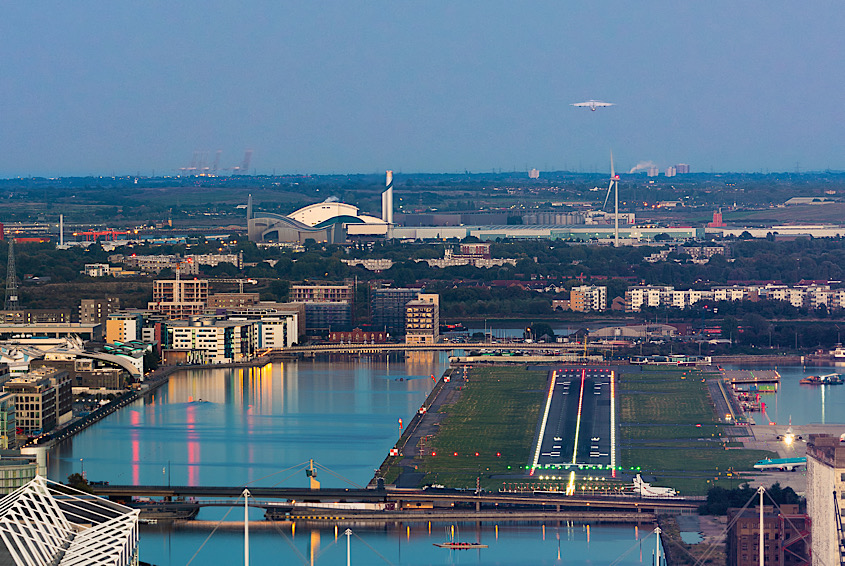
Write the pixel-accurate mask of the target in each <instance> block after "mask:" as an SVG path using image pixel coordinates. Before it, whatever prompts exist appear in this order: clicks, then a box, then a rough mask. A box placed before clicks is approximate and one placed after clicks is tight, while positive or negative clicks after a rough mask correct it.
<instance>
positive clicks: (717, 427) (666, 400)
mask: <svg viewBox="0 0 845 566" xmlns="http://www.w3.org/2000/svg"><path fill="white" fill-rule="evenodd" d="M643 369H644V371H642V372H639V371H633V368H632V371H631V372H626V373H623V374H622V376H621V379H620V381H619V392H620V406H621V415H620V419H619V420H620V434H621V438H622V442H621V449H620V461H621V466H623V468H624V469H625V471H626V472H628V473H636V471H637V468H639V471H641V473H643V474H649V475H654V476H655V477H656V478H657V481H656V482H655V485H660V486H670V487H674V488H676V489H678V490H681V492H682V493H686V494H690V495H692V494H703V493H706V491H707V489H708V488H710V487H712V486H713V485H714V484H715V485H723V486H724V487H727V486H728V476H727V473H729V470H730V471H733V470H737V471H740V470H745V471H747V470H752V469H753V465H754V463H755V462H757V461H758V460H761V459H762V458H765V457H767V456H771V453H770V452H767V451H762V450H728V449H727V448H729V447H735V446H736V443H735V442H730V441H731V440H733V439H731V438H729V436H728V434H727V428H728V427H732V426H733V425H725V424H722V423H720V422H719V419H718V416H717V415H716V414H715V409H714V405H713V403H712V401H711V400H710V395H709V392H708V389H707V385H706V383H705V382H703V381H702V379H717V378H718V375H717V374H713V373H707V372H703V371H700V370H694V369H689V368H651V367H648V368H643ZM696 425H701V426H700V427H698V426H696ZM731 477H732V476H731ZM720 482H723V483H720Z"/></svg>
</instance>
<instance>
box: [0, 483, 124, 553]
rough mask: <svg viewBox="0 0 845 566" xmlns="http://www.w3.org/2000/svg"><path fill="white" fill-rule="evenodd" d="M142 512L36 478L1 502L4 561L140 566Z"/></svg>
mask: <svg viewBox="0 0 845 566" xmlns="http://www.w3.org/2000/svg"><path fill="white" fill-rule="evenodd" d="M138 514H139V511H138V510H137V509H130V508H129V507H125V506H123V505H120V504H117V503H113V502H111V501H108V500H106V499H102V498H100V497H96V496H94V495H91V494H88V493H85V492H82V491H79V490H76V489H73V488H70V487H67V486H64V485H61V484H58V483H56V482H53V481H50V480H48V479H46V478H44V477H41V476H36V477H35V479H33V480H32V481H31V482H29V483H28V484H26V485H25V486H23V487H21V488H20V489H18V490H16V491H13V492H12V493H10V494H9V495H7V496H5V497H4V498H3V499H0V540H2V544H0V563H2V564H15V565H16V566H42V565H43V566H47V565H58V566H71V565H74V566H124V565H125V566H129V565H130V564H137V563H138V562H137V559H138V556H137V554H138Z"/></svg>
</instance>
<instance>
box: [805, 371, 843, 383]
mask: <svg viewBox="0 0 845 566" xmlns="http://www.w3.org/2000/svg"><path fill="white" fill-rule="evenodd" d="M799 383H800V384H801V385H841V384H842V376H841V375H839V374H838V373H829V374H826V375H811V376H808V377H805V378H804V379H802V380H801V381H799Z"/></svg>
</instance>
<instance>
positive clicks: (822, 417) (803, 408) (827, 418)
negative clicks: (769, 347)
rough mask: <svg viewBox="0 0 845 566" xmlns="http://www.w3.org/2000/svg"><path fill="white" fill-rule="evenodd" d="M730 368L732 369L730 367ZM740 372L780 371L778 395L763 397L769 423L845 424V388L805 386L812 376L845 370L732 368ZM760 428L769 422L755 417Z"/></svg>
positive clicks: (769, 394) (829, 367)
mask: <svg viewBox="0 0 845 566" xmlns="http://www.w3.org/2000/svg"><path fill="white" fill-rule="evenodd" d="M726 367H728V366H726ZM730 368H732V369H733V368H736V369H752V370H753V369H777V371H778V373H780V375H781V382H780V386H779V387H778V391H777V392H776V393H761V394H760V399H761V401H762V402H763V403H765V404H766V414H767V415H768V417H769V419H770V420H771V421H773V422H776V423H778V424H787V423H788V422H789V418H790V417H792V424H796V425H803V424H814V423H815V424H845V385H801V384H800V383H799V381H800V380H801V379H802V378H804V377H807V376H808V375H819V374H822V375H823V374H827V373H833V372H845V367H841V366H840V367H832V366H822V367H814V366H807V367H806V368H803V367H801V366H777V367H775V366H769V367H759V366H730ZM754 419H755V420H756V421H758V424H760V423H762V422H765V418H761V417H760V415H759V414H755V415H754Z"/></svg>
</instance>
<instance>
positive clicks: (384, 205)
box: [381, 171, 393, 224]
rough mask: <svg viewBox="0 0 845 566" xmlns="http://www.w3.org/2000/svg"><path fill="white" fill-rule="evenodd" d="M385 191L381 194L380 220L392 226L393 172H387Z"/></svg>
mask: <svg viewBox="0 0 845 566" xmlns="http://www.w3.org/2000/svg"><path fill="white" fill-rule="evenodd" d="M384 186H385V187H386V189H385V191H384V192H383V193H381V219H382V220H384V221H385V222H387V223H388V224H393V171H387V176H386V178H385V181H384Z"/></svg>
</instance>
